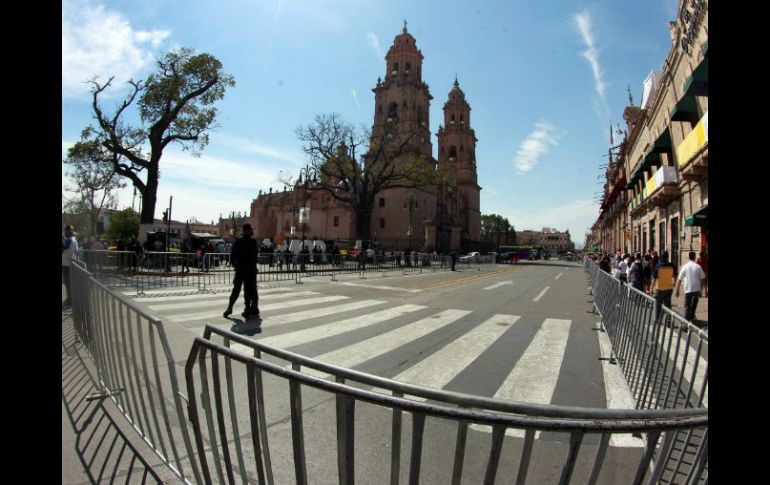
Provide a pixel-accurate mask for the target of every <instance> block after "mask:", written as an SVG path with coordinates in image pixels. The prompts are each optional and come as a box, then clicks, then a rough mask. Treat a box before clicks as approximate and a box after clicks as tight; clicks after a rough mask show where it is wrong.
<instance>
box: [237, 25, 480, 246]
mask: <svg viewBox="0 0 770 485" xmlns="http://www.w3.org/2000/svg"><path fill="white" fill-rule="evenodd" d="M385 60H386V73H385V77H384V78H378V79H377V84H376V87H375V88H374V89H372V91H373V92H374V98H375V106H374V124H373V126H372V136H373V137H375V136H377V135H378V134H382V133H383V132H384V131H385V130H386V128H387V130H388V132H389V133H397V134H398V136H404V137H407V138H408V139H409V149H408V150H407V151H406V152H405V154H404V155H403V156H404V157H415V160H417V159H419V160H421V161H422V162H421V163H428V164H430V165H431V167H433V169H438V170H442V171H443V172H444V173H446V174H448V181H449V182H448V183H446V184H443V183H442V184H439V185H431V186H424V187H419V188H389V189H385V190H383V191H382V192H380V193H379V194H378V195H377V200H376V202H375V205H374V208H373V211H372V214H371V225H370V227H371V241H373V242H375V243H376V244H377V247H378V248H382V249H384V250H386V251H391V250H399V251H403V250H416V251H424V252H432V251H437V252H440V253H443V252H447V251H449V250H454V251H456V252H459V251H467V250H468V249H469V248H470V247H472V246H473V242H476V241H479V240H480V239H481V213H480V207H479V196H480V191H481V187H479V185H478V183H477V176H476V142H477V139H476V136H475V133H474V131H473V129H472V128H471V116H470V114H471V107H470V105H469V104H468V102H467V101H466V100H465V93H463V91H462V89H460V86H459V83H458V82H457V78H456V77H455V80H454V85H453V87H452V89H451V90H450V91H449V95H448V98H447V100H446V102H445V103H444V123H443V124H442V125H440V126H439V129H438V133H437V138H438V159H436V158H434V156H433V143H432V142H431V133H430V118H429V113H430V100H431V99H433V96H431V94H430V91H429V89H428V84H427V83H425V82H424V81H423V79H422V61H423V55H422V52H420V50H419V49H418V48H417V43H416V40H415V38H414V37H413V36H412V35H411V34H410V33H409V32H408V31H407V25H406V22H404V28H403V31H402V32H401V33H400V34H399V35H397V36H396V38H395V39H394V40H393V45H392V46H391V47H390V49H389V50H388V53H387V55H386V56H385ZM364 159H366V155H365V156H364ZM306 182H310V181H306ZM302 199H304V200H305V201H306V202H305V203H304V205H303V204H302ZM303 206H304V207H306V208H309V211H307V212H306V213H305V214H300V212H301V211H300V210H299V209H298V208H299V207H303ZM250 212H251V214H250V216H251V217H250V219H251V220H252V221H253V223H254V225H255V233H256V234H257V236H258V237H259V238H260V239H262V238H270V239H272V240H273V241H275V243H277V244H278V245H282V244H283V243H284V242H286V241H287V240H289V239H299V238H301V237H302V236H303V234H304V238H305V239H306V240H308V239H309V240H323V241H327V243H328V242H333V241H341V242H355V240H356V239H358V238H357V235H356V224H355V214H354V213H353V212H352V211H351V210H350V209H349V208H347V207H345V206H344V205H343V204H341V203H338V202H337V201H336V200H335V199H333V198H332V197H331V196H329V195H328V194H325V193H324V192H323V191H313V190H306V189H305V185H303V183H302V180H301V178H300V179H299V180H298V181H297V183H296V184H295V186H294V187H293V188H292V189H291V190H284V191H283V192H273V191H272V189H271V190H270V192H268V193H262V192H261V191H260V194H259V196H258V197H257V199H255V200H254V201H253V202H252V204H251V211H250ZM301 215H302V220H300V216H301ZM306 216H309V217H307V218H306Z"/></svg>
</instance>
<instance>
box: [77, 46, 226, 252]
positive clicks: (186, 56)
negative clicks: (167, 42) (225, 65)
mask: <svg viewBox="0 0 770 485" xmlns="http://www.w3.org/2000/svg"><path fill="white" fill-rule="evenodd" d="M156 68H157V69H156V71H155V72H154V73H152V74H151V75H150V76H149V77H148V78H147V79H146V80H144V81H139V82H135V81H133V80H131V81H129V82H128V84H130V86H131V89H130V92H129V94H128V95H127V96H126V97H125V98H124V100H123V101H122V102H121V103H120V105H119V106H118V107H117V109H116V110H115V111H114V113H112V114H111V115H108V114H106V113H105V112H104V111H103V110H102V108H101V106H100V105H99V96H100V95H101V94H102V93H103V92H104V91H105V90H106V89H107V88H108V87H109V86H110V85H111V84H112V80H113V79H114V77H111V78H110V79H109V80H108V81H107V82H106V83H104V84H101V83H99V82H97V81H96V80H95V79H94V80H91V81H90V83H91V85H92V90H91V92H92V94H93V110H94V114H95V118H96V121H97V126H95V127H88V128H87V129H86V130H87V131H88V132H89V134H91V135H92V136H94V137H96V138H98V139H99V141H100V143H101V144H102V146H103V147H104V148H106V149H107V151H108V152H109V153H110V154H111V155H112V156H111V161H112V164H113V167H114V170H115V172H116V173H117V174H118V175H120V176H122V177H126V178H128V179H129V180H131V182H132V183H133V185H134V187H136V189H137V190H138V191H139V192H140V193H141V194H142V213H141V215H140V221H141V224H142V231H143V232H142V234H141V236H142V237H143V236H144V231H146V229H147V228H148V227H149V226H151V225H152V223H153V221H154V217H155V204H156V199H157V190H158V180H159V179H160V159H161V156H162V155H163V150H164V149H165V148H166V147H167V146H168V145H169V144H170V143H179V144H180V145H181V146H182V148H183V149H190V150H191V151H192V154H193V155H194V156H199V155H200V151H201V150H203V148H204V147H205V146H206V145H207V144H208V134H207V133H206V131H207V130H209V129H210V128H213V127H214V120H215V118H216V108H214V107H213V106H212V105H213V104H214V103H215V102H216V101H218V100H220V99H222V98H223V97H224V94H225V88H226V87H227V86H234V85H235V80H234V79H233V77H232V76H230V75H228V74H225V73H223V72H222V63H221V62H219V60H218V59H217V58H215V57H214V56H212V55H210V54H206V53H203V54H195V51H194V50H193V49H190V48H182V49H180V50H179V51H172V52H167V53H165V54H164V55H162V56H161V57H160V58H159V59H158V60H157V65H156ZM135 102H136V109H137V110H138V112H139V117H140V119H141V122H142V125H141V126H140V127H132V126H129V125H127V124H126V122H125V120H124V119H123V118H124V115H126V112H127V110H128V108H129V107H131V106H132V105H134V104H135ZM145 150H149V152H148V153H146V154H145V152H144V151H145ZM143 172H144V176H145V179H144V180H143V179H142V178H141V177H140V175H141V174H142V173H143Z"/></svg>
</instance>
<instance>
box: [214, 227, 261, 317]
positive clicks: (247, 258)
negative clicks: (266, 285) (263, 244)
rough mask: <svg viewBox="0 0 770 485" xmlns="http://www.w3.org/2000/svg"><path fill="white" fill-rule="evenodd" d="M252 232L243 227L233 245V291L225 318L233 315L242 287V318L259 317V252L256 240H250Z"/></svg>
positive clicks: (248, 228) (231, 257) (231, 258)
mask: <svg viewBox="0 0 770 485" xmlns="http://www.w3.org/2000/svg"><path fill="white" fill-rule="evenodd" d="M252 235H253V231H252V229H251V224H244V225H243V232H242V234H241V237H240V239H238V240H237V241H235V244H233V250H232V253H231V256H230V261H231V262H232V265H233V267H234V268H235V278H233V291H232V293H230V303H229V304H228V305H227V310H225V311H224V313H223V314H222V315H223V316H224V317H225V318H227V317H228V316H230V314H231V313H233V305H235V302H236V301H237V300H238V295H239V294H240V293H241V285H243V296H244V300H245V306H246V308H245V309H244V310H243V313H241V315H242V316H243V318H249V316H251V315H254V316H257V317H258V316H259V307H258V306H257V301H258V295H257V258H258V255H259V250H258V248H257V240H256V239H254V238H252V237H251V236H252Z"/></svg>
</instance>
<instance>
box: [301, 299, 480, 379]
mask: <svg viewBox="0 0 770 485" xmlns="http://www.w3.org/2000/svg"><path fill="white" fill-rule="evenodd" d="M470 313H471V312H470V311H469V310H455V309H449V310H444V311H442V312H440V313H437V314H435V315H432V316H430V317H427V318H423V319H422V320H418V321H416V322H413V323H410V324H409V325H406V326H404V327H399V328H396V329H394V330H391V331H389V332H385V333H383V334H380V335H377V336H375V337H371V338H368V339H366V340H362V341H361V342H358V343H356V344H353V345H349V346H347V347H343V348H340V349H336V350H333V351H331V352H327V353H325V354H323V355H319V356H316V357H314V358H315V359H316V360H320V361H321V362H326V363H329V364H333V365H337V366H340V367H347V368H351V367H355V366H356V365H358V364H360V363H362V362H366V361H367V360H370V359H373V358H375V357H377V356H379V355H383V354H385V353H387V352H390V351H391V350H395V349H397V348H399V347H401V346H403V345H406V344H408V343H409V342H413V341H415V340H417V339H418V338H420V337H423V336H425V335H428V334H429V333H431V332H433V331H436V330H438V329H440V328H443V327H445V326H447V325H449V324H450V323H452V322H455V321H457V320H459V319H460V318H462V317H464V316H466V315H468V314H470ZM305 372H306V373H308V374H311V375H315V376H318V377H325V376H327V375H328V374H327V373H325V372H318V371H314V370H312V369H308V370H306V371H305Z"/></svg>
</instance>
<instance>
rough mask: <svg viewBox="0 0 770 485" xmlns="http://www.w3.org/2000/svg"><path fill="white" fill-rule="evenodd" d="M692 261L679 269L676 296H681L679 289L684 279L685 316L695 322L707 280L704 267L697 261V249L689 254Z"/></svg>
mask: <svg viewBox="0 0 770 485" xmlns="http://www.w3.org/2000/svg"><path fill="white" fill-rule="evenodd" d="M688 257H689V258H690V261H688V262H687V264H685V265H684V266H682V269H681V270H679V278H678V279H677V280H676V296H677V297H679V289H680V287H681V286H682V280H683V279H684V318H685V320H687V321H689V322H695V309H696V308H697V307H698V298H700V292H701V289H702V288H703V283H704V282H705V280H706V274H705V273H704V272H703V268H701V267H700V265H699V264H698V263H696V262H695V251H690V253H689V254H688Z"/></svg>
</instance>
